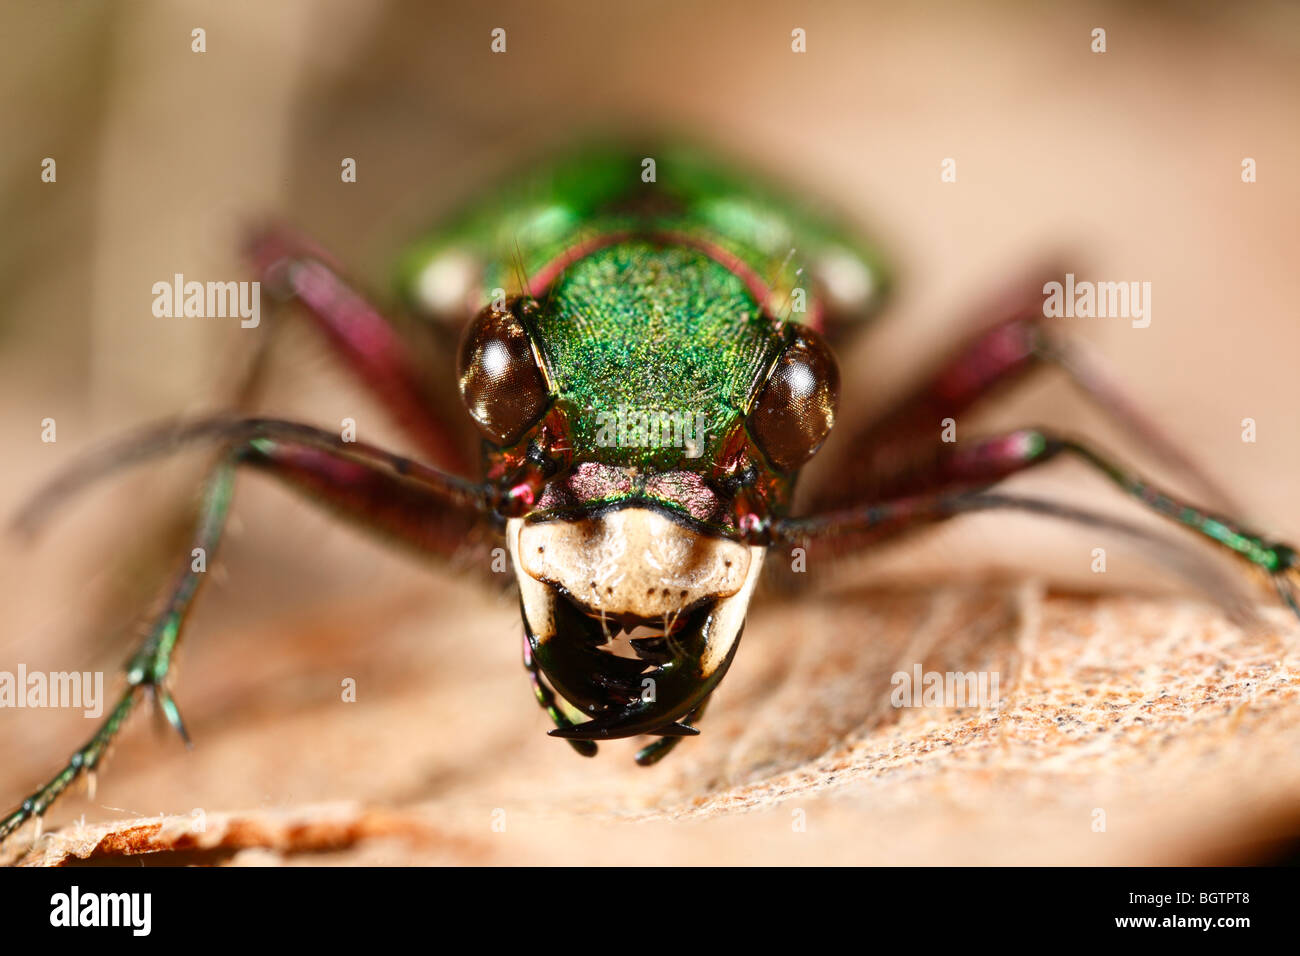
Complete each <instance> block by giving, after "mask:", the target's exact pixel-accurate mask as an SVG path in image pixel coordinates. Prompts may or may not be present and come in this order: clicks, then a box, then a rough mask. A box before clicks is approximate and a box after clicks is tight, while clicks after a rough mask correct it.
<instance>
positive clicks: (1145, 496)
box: [786, 429, 1300, 617]
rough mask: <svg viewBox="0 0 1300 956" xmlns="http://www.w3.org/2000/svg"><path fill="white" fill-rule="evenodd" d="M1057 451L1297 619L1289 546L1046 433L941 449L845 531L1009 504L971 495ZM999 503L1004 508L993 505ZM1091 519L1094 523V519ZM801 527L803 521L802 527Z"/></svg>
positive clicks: (1299, 569)
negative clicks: (1199, 541)
mask: <svg viewBox="0 0 1300 956" xmlns="http://www.w3.org/2000/svg"><path fill="white" fill-rule="evenodd" d="M1061 454H1070V455H1073V456H1075V457H1077V458H1079V459H1081V460H1082V461H1083V462H1085V463H1086V464H1088V465H1089V466H1090V467H1092V468H1094V469H1096V470H1097V471H1099V472H1100V473H1101V474H1102V475H1104V476H1105V477H1106V478H1107V479H1109V480H1110V481H1111V483H1113V484H1114V485H1116V486H1117V487H1119V488H1120V489H1121V490H1122V491H1124V492H1125V493H1126V494H1128V495H1129V496H1130V497H1132V498H1134V499H1136V500H1137V501H1139V502H1141V503H1142V504H1143V505H1144V506H1146V507H1147V508H1149V509H1150V510H1152V511H1154V512H1156V513H1157V514H1159V515H1161V516H1163V517H1165V518H1168V519H1169V520H1171V521H1174V522H1177V523H1178V524H1180V525H1182V526H1183V527H1185V528H1188V529H1189V530H1191V531H1193V532H1194V533H1196V534H1197V535H1199V536H1200V537H1202V538H1204V539H1206V540H1208V541H1210V542H1212V543H1214V544H1216V545H1219V546H1220V547H1223V548H1226V549H1228V550H1229V551H1231V552H1233V553H1235V554H1236V555H1238V556H1239V557H1241V558H1242V559H1244V560H1245V561H1247V562H1248V563H1249V564H1250V565H1252V566H1253V567H1254V568H1256V569H1258V570H1259V571H1262V572H1263V573H1264V574H1265V575H1267V576H1268V577H1269V578H1270V580H1272V582H1273V583H1274V585H1275V586H1276V588H1277V590H1278V593H1279V595H1280V596H1281V597H1282V599H1283V600H1284V601H1285V602H1286V603H1287V604H1288V606H1290V607H1291V609H1292V610H1293V611H1294V612H1295V613H1296V615H1297V616H1298V617H1300V605H1298V602H1297V599H1296V587H1297V585H1300V559H1297V555H1296V552H1295V549H1294V548H1292V547H1291V546H1289V545H1286V544H1283V543H1281V542H1278V541H1274V540H1273V539H1271V538H1269V537H1266V536H1265V535H1262V534H1260V533H1258V532H1256V531H1253V530H1250V529H1249V528H1247V527H1245V526H1244V525H1243V524H1242V523H1241V522H1239V521H1237V520H1235V519H1233V518H1229V517H1226V516H1224V515H1221V514H1218V513H1215V512H1212V511H1208V510H1205V509H1202V508H1199V507H1197V506H1195V505H1192V504H1190V503H1188V502H1186V501H1183V500H1181V499H1179V498H1176V497H1174V496H1172V495H1169V494H1167V493H1166V492H1164V491H1162V490H1161V489H1159V488H1157V487H1156V486H1155V485H1153V484H1151V483H1150V482H1148V481H1147V480H1145V479H1144V478H1142V477H1140V476H1139V475H1137V474H1135V473H1133V472H1130V471H1128V470H1127V469H1125V468H1123V467H1122V466H1120V465H1118V464H1117V463H1115V462H1114V461H1113V460H1112V459H1110V458H1109V457H1107V456H1105V455H1102V454H1100V453H1098V452H1097V451H1095V450H1093V449H1092V448H1091V447H1089V446H1088V445H1085V444H1082V443H1080V442H1078V441H1075V440H1073V439H1071V438H1066V437H1063V436H1060V435H1056V434H1054V433H1052V432H1050V431H1046V430H1040V429H1021V430H1019V431H1014V432H1009V433H1007V434H1005V435H999V436H996V437H992V438H986V439H983V440H979V441H975V442H973V443H971V444H968V445H966V446H964V447H960V448H956V449H953V450H951V451H945V452H944V453H943V454H942V455H940V456H939V457H938V458H937V459H936V460H934V461H932V462H931V463H930V465H929V466H928V467H927V468H925V469H921V470H913V471H912V472H910V473H908V479H907V481H906V485H907V488H908V493H909V495H910V496H911V497H909V498H906V499H904V500H903V503H902V504H899V503H888V502H887V503H884V504H880V505H866V506H862V507H860V508H857V509H850V510H849V511H847V512H841V513H840V514H839V520H842V521H843V524H844V527H843V532H842V533H847V534H855V533H856V534H866V535H867V536H868V537H869V538H877V537H879V536H880V535H881V534H882V533H886V532H892V531H896V530H902V529H903V528H905V527H906V526H908V525H910V524H913V523H917V524H919V523H928V522H931V521H935V520H942V519H943V518H945V517H951V515H952V514H955V513H960V512H962V511H967V510H972V503H973V502H976V503H978V502H983V503H985V505H986V506H1007V505H1006V504H1005V503H1006V502H1009V501H1013V500H1019V499H1011V498H1009V497H1008V496H998V495H994V496H980V495H978V494H976V493H975V492H976V491H978V490H979V489H982V488H986V487H988V486H989V485H992V484H994V483H996V482H998V481H1000V480H1002V479H1003V478H1006V477H1008V476H1010V475H1013V474H1016V473H1018V472H1022V471H1025V470H1027V469H1029V468H1033V467H1037V466H1038V465H1042V464H1044V463H1046V462H1048V461H1051V460H1052V459H1054V458H1056V457H1057V456H1059V455H1061ZM997 501H1001V502H1003V504H1002V505H993V504H992V503H993V502H997ZM1013 506H1014V505H1013ZM836 520H837V519H836V517H835V516H834V513H832V514H828V515H823V516H820V517H813V518H809V519H794V522H793V523H789V522H787V523H786V524H787V528H786V530H787V531H789V530H793V529H796V528H799V527H803V528H804V530H805V531H809V530H813V529H814V528H817V529H820V530H822V531H824V532H829V533H831V534H836V533H841V532H836V531H835V530H834V528H833V526H834V525H835V523H836ZM1091 520H1092V523H1096V519H1095V518H1093V519H1091ZM800 522H807V524H804V525H801V524H800Z"/></svg>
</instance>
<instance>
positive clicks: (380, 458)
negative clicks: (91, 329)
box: [12, 417, 492, 553]
mask: <svg viewBox="0 0 1300 956" xmlns="http://www.w3.org/2000/svg"><path fill="white" fill-rule="evenodd" d="M203 445H208V446H217V447H225V448H229V449H237V450H238V451H239V457H240V460H241V461H244V462H246V463H248V464H251V465H255V466H260V467H263V468H266V469H267V470H269V471H271V472H272V473H274V474H276V475H278V476H280V477H282V478H284V479H285V480H286V481H288V482H289V483H290V484H297V485H298V486H300V487H302V488H303V489H304V490H307V491H311V492H315V493H316V494H317V495H318V496H319V497H320V498H322V499H323V500H324V501H325V502H326V503H328V504H331V505H334V506H336V507H337V508H338V509H339V510H341V511H342V512H343V513H344V514H350V515H352V516H354V517H356V518H357V519H359V520H360V521H361V523H362V524H363V525H366V524H368V525H369V526H371V527H375V528H377V529H379V530H384V531H388V532H390V533H392V534H395V535H397V536H398V537H399V538H405V539H407V540H408V542H409V543H411V544H414V545H417V546H421V547H422V549H423V550H425V551H434V552H444V553H450V552H451V551H452V550H454V549H455V546H457V545H458V544H459V543H460V542H461V539H462V538H463V536H465V535H467V534H471V533H475V532H477V531H478V530H479V528H480V526H481V525H482V524H484V518H485V516H486V515H487V514H488V512H489V511H490V509H491V504H492V502H491V501H490V493H489V491H488V489H487V488H486V487H485V486H481V485H478V484H476V483H473V482H469V481H465V480H464V479H461V478H456V477H453V476H451V475H447V474H444V473H443V472H441V471H439V470H437V469H436V468H430V467H428V466H427V465H422V464H420V463H419V462H416V461H411V460H410V459H407V458H403V457H401V456H400V455H394V454H392V453H391V452H388V451H385V450H383V449H382V448H378V447H376V446H374V445H370V444H367V443H365V442H345V441H343V440H342V439H341V438H339V436H338V435H336V434H333V433H331V432H327V431H323V430H322V429H319V428H315V427H313V426H311V425H302V424H298V423H297V422H287V421H281V420H279V419H273V418H226V417H216V418H205V419H197V420H193V421H188V422H166V423H163V424H161V425H154V426H150V427H147V428H145V429H144V430H142V431H140V432H138V433H136V434H135V435H132V436H129V437H127V438H125V439H120V440H118V441H115V442H113V443H111V444H110V445H108V446H107V447H105V448H102V449H100V450H98V451H95V452H91V453H90V454H89V455H88V456H87V457H85V458H83V459H82V460H81V461H79V462H76V463H74V464H73V466H72V467H70V468H68V469H67V470H66V471H64V472H63V473H62V474H60V475H58V476H56V477H55V478H54V479H53V480H52V481H50V482H49V483H48V484H46V485H45V486H44V487H43V488H41V489H40V490H39V491H38V492H37V493H36V494H35V495H34V496H33V497H32V498H31V499H30V500H29V501H28V502H27V503H26V504H25V505H24V506H23V507H22V508H20V509H19V511H18V513H17V515H16V516H15V517H14V519H13V521H12V528H13V530H16V531H18V532H20V533H23V534H27V535H32V534H35V533H36V532H37V531H39V530H40V528H41V527H42V526H43V525H44V523H45V522H46V521H47V520H48V519H49V517H50V516H51V514H52V513H53V512H54V511H55V510H56V509H57V508H58V507H59V506H61V505H62V504H63V503H64V502H65V501H67V499H69V498H71V497H72V496H73V495H75V494H77V493H78V492H80V491H81V490H83V489H84V488H86V487H87V486H88V485H90V484H92V483H94V482H95V481H97V480H99V479H100V478H104V477H106V476H108V475H111V474H113V473H115V472H117V471H119V470H121V469H123V468H127V467H130V466H132V465H136V464H140V463H141V462H145V461H148V460H150V459H153V458H159V457H162V456H164V455H169V454H173V453H175V452H178V451H181V450H183V449H185V448H187V447H193V446H203ZM403 506H410V507H411V508H412V509H413V510H412V511H411V512H406V511H404V510H403Z"/></svg>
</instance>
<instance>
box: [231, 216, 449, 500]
mask: <svg viewBox="0 0 1300 956" xmlns="http://www.w3.org/2000/svg"><path fill="white" fill-rule="evenodd" d="M250 255H251V257H252V259H253V263H254V265H255V267H256V269H257V272H258V274H259V275H260V276H261V281H262V282H264V283H265V284H266V285H267V287H268V289H269V290H271V291H272V292H273V293H274V294H276V295H278V296H279V297H281V298H284V299H296V300H298V301H299V302H301V303H302V304H303V305H304V306H306V308H307V311H308V313H309V314H310V316H311V317H312V319H313V320H314V322H315V325H316V326H317V327H318V328H319V329H321V331H323V332H324V333H325V337H326V339H327V340H328V341H329V343H330V345H331V346H333V348H334V350H335V351H336V352H337V353H338V355H339V356H340V357H341V358H342V360H343V363H344V364H345V365H346V366H347V367H348V368H350V369H351V370H352V371H353V372H354V373H355V374H356V375H357V376H358V377H359V378H360V379H361V381H362V382H363V383H364V384H365V385H366V387H367V388H368V389H369V390H370V391H371V393H373V394H374V395H376V396H377V397H378V398H379V400H380V401H381V402H382V403H383V404H384V406H385V407H386V408H387V409H388V411H389V412H391V413H392V415H393V416H394V418H395V419H396V421H397V422H398V424H400V425H402V426H403V427H404V428H405V429H406V430H407V431H408V432H409V433H410V434H411V435H412V436H413V437H414V438H415V439H416V440H417V441H418V442H419V443H420V447H421V448H422V450H424V451H425V452H427V453H428V454H429V455H430V456H431V457H432V458H433V460H434V461H435V462H437V463H438V464H439V465H441V466H442V467H443V468H446V469H447V470H449V471H451V472H453V473H455V474H468V473H469V468H470V463H469V460H468V457H467V455H466V450H467V449H468V448H472V447H473V444H472V438H471V437H470V436H469V431H468V429H458V428H456V427H455V426H456V425H457V424H459V422H458V421H455V420H452V421H448V420H446V418H445V417H444V416H442V415H440V414H439V412H438V409H437V404H436V403H435V402H434V401H433V399H432V397H431V396H430V394H429V393H428V391H427V389H426V388H425V387H423V386H422V385H421V384H420V382H421V376H420V374H419V372H418V370H417V367H416V363H415V361H414V358H413V357H412V355H411V351H410V348H409V346H408V344H407V343H406V342H405V341H404V340H403V339H402V337H401V336H400V335H399V334H398V332H397V330H396V329H395V328H394V327H393V325H392V324H391V323H390V322H389V321H388V319H386V318H385V317H384V316H383V315H382V314H381V313H380V311H379V310H378V309H377V308H375V307H374V306H373V305H371V304H370V303H369V302H367V301H366V299H365V298H364V297H363V296H362V295H361V294H360V293H359V292H358V291H356V290H355V289H354V288H353V287H352V286H351V285H349V284H348V282H347V281H346V280H345V279H344V278H343V277H342V276H341V275H340V273H339V272H338V271H337V269H336V267H335V266H334V265H333V263H331V262H330V260H329V257H328V256H326V255H325V254H324V253H323V252H321V251H320V250H318V249H316V248H314V247H313V246H311V245H310V244H309V243H307V242H305V241H304V240H302V239H299V238H297V237H295V236H293V235H292V234H291V233H289V232H288V231H287V230H284V229H271V230H267V231H265V232H262V233H260V234H258V235H257V236H256V237H255V238H254V240H253V241H252V243H251V249H250Z"/></svg>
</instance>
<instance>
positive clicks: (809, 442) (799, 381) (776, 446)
mask: <svg viewBox="0 0 1300 956" xmlns="http://www.w3.org/2000/svg"><path fill="white" fill-rule="evenodd" d="M839 400H840V370H839V366H838V365H837V364H836V362H835V356H834V355H832V354H831V350H830V349H829V348H827V346H826V343H825V342H823V341H822V339H821V336H819V335H818V334H817V333H816V332H814V331H812V330H811V329H808V328H805V327H803V326H792V327H791V333H790V342H789V344H788V345H786V348H785V351H784V352H782V353H781V357H780V358H779V359H777V362H776V368H774V369H773V370H772V374H771V375H770V376H768V379H767V382H766V383H764V385H763V389H762V391H761V392H759V395H758V399H757V401H755V403H754V407H753V409H752V411H750V413H749V433H750V434H751V435H752V436H753V437H754V440H755V441H757V442H758V444H759V447H760V448H762V449H763V453H764V454H765V455H767V457H768V459H769V460H770V461H771V462H772V464H773V465H775V466H776V467H777V468H779V469H780V470H781V471H794V469H796V468H798V467H799V466H800V465H802V464H803V463H804V462H806V461H807V460H808V459H809V458H811V457H812V456H813V455H814V454H815V453H816V451H817V449H818V448H820V447H821V445H822V442H824V441H825V440H826V436H827V435H829V434H830V431H831V425H833V424H834V423H835V409H836V408H837V406H838V405H839Z"/></svg>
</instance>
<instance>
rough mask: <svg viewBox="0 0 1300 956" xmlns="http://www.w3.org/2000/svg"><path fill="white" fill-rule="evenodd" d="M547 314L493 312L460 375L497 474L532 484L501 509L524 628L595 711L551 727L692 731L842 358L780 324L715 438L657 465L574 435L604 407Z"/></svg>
mask: <svg viewBox="0 0 1300 956" xmlns="http://www.w3.org/2000/svg"><path fill="white" fill-rule="evenodd" d="M540 319H541V320H544V316H541V317H540ZM538 323H539V307H538V305H537V304H536V303H535V302H533V301H531V300H527V299H520V300H514V301H512V302H510V303H508V304H507V308H505V309H504V310H500V309H493V308H491V307H489V308H488V309H485V310H484V311H483V312H482V313H480V314H479V316H478V317H477V318H476V319H475V320H474V322H473V323H472V324H471V325H470V327H469V328H468V329H467V330H466V334H465V337H464V339H463V341H462V347H461V355H460V386H461V394H462V397H463V399H464V401H465V404H466V407H467V409H468V410H469V412H470V415H471V417H473V419H474V421H475V422H476V423H477V424H478V426H479V429H480V431H481V432H482V433H483V435H484V437H485V438H487V439H488V442H489V443H490V446H489V451H488V478H489V481H495V482H497V483H498V484H499V485H500V486H503V487H505V486H511V484H512V483H516V484H515V485H514V487H522V486H523V482H524V479H521V478H520V477H519V476H520V475H531V479H528V480H531V481H532V482H533V483H534V485H535V489H534V490H535V495H534V493H533V492H532V491H530V492H529V493H528V499H529V507H528V508H527V509H523V510H517V511H515V512H514V513H512V514H509V515H508V520H507V524H506V536H507V543H508V550H509V553H510V557H511V560H512V563H513V567H514V571H515V576H516V580H517V582H518V585H519V590H520V598H521V604H522V611H523V619H524V627H525V632H526V635H527V639H528V642H529V645H530V648H531V651H532V656H533V658H534V660H535V661H536V662H537V664H538V665H539V667H540V669H541V671H542V673H543V674H544V675H545V677H546V679H547V680H548V681H549V682H550V684H551V686H552V687H553V688H554V690H555V691H556V693H558V694H559V695H560V696H561V697H563V698H564V699H565V700H567V701H568V702H569V703H570V704H572V705H573V706H574V707H575V708H576V709H577V710H578V711H579V712H581V713H582V714H584V715H585V716H587V717H588V718H589V720H588V721H587V722H586V723H581V724H577V725H576V726H573V727H567V728H562V729H560V730H558V731H556V735H557V736H563V737H570V738H586V739H606V738H615V737H629V736H633V735H637V734H661V735H671V734H681V733H689V732H691V731H690V729H689V728H683V727H682V726H681V725H680V724H678V723H677V722H678V721H681V720H682V719H683V718H685V717H687V716H688V715H689V714H690V713H691V712H692V711H693V710H695V709H696V708H697V707H698V706H699V705H700V704H702V703H703V701H704V700H705V699H706V698H707V697H708V696H709V694H710V693H711V692H712V691H713V690H714V688H715V687H716V686H717V685H718V683H719V681H720V680H721V679H722V677H723V675H724V674H725V673H726V670H727V668H728V666H729V665H730V663H731V660H732V657H733V656H734V654H735V652H736V648H737V646H738V643H739V640H740V637H741V632H742V630H743V628H744V622H745V614H746V611H747V609H748V605H749V600H750V597H751V595H752V594H753V591H754V588H755V586H756V584H757V581H758V577H759V573H760V571H761V568H762V564H763V556H764V551H765V548H764V545H763V542H762V536H761V534H758V533H755V529H761V528H763V527H764V526H765V523H766V521H767V519H768V517H769V515H771V514H774V513H779V511H780V510H781V509H783V508H784V507H785V505H786V504H787V503H788V498H789V494H790V491H791V489H792V488H793V482H794V476H795V474H796V473H797V471H798V469H799V468H800V467H801V466H802V465H803V464H804V463H805V462H806V461H807V460H808V459H809V458H810V457H812V455H813V454H814V453H815V452H816V450H817V449H818V447H820V445H821V444H822V442H823V441H824V439H825V438H826V435H827V434H828V433H829V431H830V427H831V424H832V422H833V419H834V413H835V404H836V400H837V397H838V386H839V382H838V373H837V370H836V366H835V361H834V358H833V357H832V356H831V353H830V352H829V350H828V349H827V348H826V346H825V345H824V344H823V343H822V342H821V340H820V338H819V337H818V336H817V335H816V334H815V333H813V332H811V331H810V330H808V329H805V328H803V327H801V326H797V325H785V326H781V327H774V328H773V330H772V335H771V339H770V341H769V342H768V343H767V344H766V345H765V346H764V348H765V349H766V350H767V351H768V353H769V357H768V359H767V360H766V361H765V362H764V363H763V366H762V369H761V373H760V374H758V375H757V376H756V378H755V380H754V381H753V382H752V383H751V384H750V385H749V386H748V387H747V389H746V390H745V392H744V394H741V395H739V396H738V398H737V399H736V400H735V401H734V403H730V404H726V414H725V415H721V416H720V417H718V418H717V419H715V426H716V430H717V432H718V434H717V435H715V436H713V437H712V438H710V439H709V443H708V445H707V447H708V449H709V453H708V454H706V455H699V454H698V449H683V450H682V453H681V454H680V456H677V457H676V458H674V459H672V460H670V461H669V462H668V464H667V465H666V466H665V465H662V464H659V463H660V462H663V461H664V460H665V458H666V457H667V458H671V457H672V456H666V454H665V453H664V452H663V450H662V449H656V454H657V456H658V457H656V458H655V459H653V463H652V459H650V458H648V457H647V458H642V459H637V458H636V457H629V455H630V454H633V453H628V452H626V451H625V450H624V449H621V448H617V447H616V448H609V447H606V446H602V445H600V443H598V442H597V443H592V446H591V447H587V445H588V443H587V442H586V441H585V440H583V439H582V438H581V437H579V438H578V439H577V440H576V447H575V436H582V435H588V434H592V433H595V429H594V428H593V427H587V428H586V429H585V430H584V429H583V427H582V424H581V422H579V421H578V419H579V418H580V417H581V416H582V415H583V414H584V413H591V412H592V409H591V408H588V407H585V406H584V407H575V406H574V405H573V404H572V403H568V404H566V399H567V396H566V393H565V390H564V388H563V386H562V384H560V385H557V378H560V379H562V376H557V375H556V374H555V373H553V372H552V371H551V370H550V369H548V367H547V362H546V360H545V358H544V356H545V355H546V354H547V349H546V347H545V343H544V341H539V340H540V339H542V336H541V335H540V334H539V332H538ZM668 360H669V358H668V357H665V358H664V359H663V361H668ZM587 425H588V426H590V422H587ZM693 451H694V452H696V453H695V454H692V453H691V452H693Z"/></svg>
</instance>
